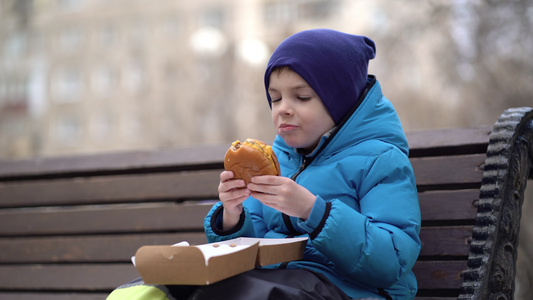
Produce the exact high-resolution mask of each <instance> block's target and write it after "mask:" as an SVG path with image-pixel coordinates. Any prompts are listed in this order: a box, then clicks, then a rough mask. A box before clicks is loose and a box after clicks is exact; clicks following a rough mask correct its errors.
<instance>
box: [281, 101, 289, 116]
mask: <svg viewBox="0 0 533 300" xmlns="http://www.w3.org/2000/svg"><path fill="white" fill-rule="evenodd" d="M279 114H280V115H290V114H292V106H291V105H290V103H289V101H288V100H286V101H281V103H280V106H279Z"/></svg>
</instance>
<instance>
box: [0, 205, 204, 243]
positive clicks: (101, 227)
mask: <svg viewBox="0 0 533 300" xmlns="http://www.w3.org/2000/svg"><path fill="white" fill-rule="evenodd" d="M211 206H212V203H206V204H177V203H149V204H117V205H95V206H75V207H49V208H41V209H37V208H25V209H4V210H0V236H27V235H31V236H32V235H64V234H105V233H133V232H138V233H142V232H156V231H157V232H165V231H166V232H176V231H203V228H204V227H203V219H204V217H205V216H206V215H207V212H208V211H209V209H210V208H211Z"/></svg>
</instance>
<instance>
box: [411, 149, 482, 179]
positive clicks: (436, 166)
mask: <svg viewBox="0 0 533 300" xmlns="http://www.w3.org/2000/svg"><path fill="white" fill-rule="evenodd" d="M484 163H485V154H469V155H457V156H436V157H420V158H412V159H411V164H412V165H413V169H414V172H415V177H416V183H417V185H419V186H424V185H440V184H448V185H451V184H471V183H481V178H482V177H483V164H484Z"/></svg>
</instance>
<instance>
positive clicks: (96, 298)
mask: <svg viewBox="0 0 533 300" xmlns="http://www.w3.org/2000/svg"><path fill="white" fill-rule="evenodd" d="M108 295H109V293H70V292H67V293H56V292H46V293H44V292H39V293H28V292H0V299H2V300H30V299H31V300H102V299H105V298H106V297H107V296H108Z"/></svg>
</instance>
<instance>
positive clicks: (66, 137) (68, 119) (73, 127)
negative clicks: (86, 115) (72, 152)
mask: <svg viewBox="0 0 533 300" xmlns="http://www.w3.org/2000/svg"><path fill="white" fill-rule="evenodd" d="M81 133H82V128H81V122H80V120H79V119H78V118H76V117H74V116H64V117H62V118H59V119H57V120H56V123H55V127H54V137H55V140H56V141H57V142H58V143H59V144H61V145H69V146H74V145H76V144H77V143H78V142H79V140H80V138H81Z"/></svg>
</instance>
